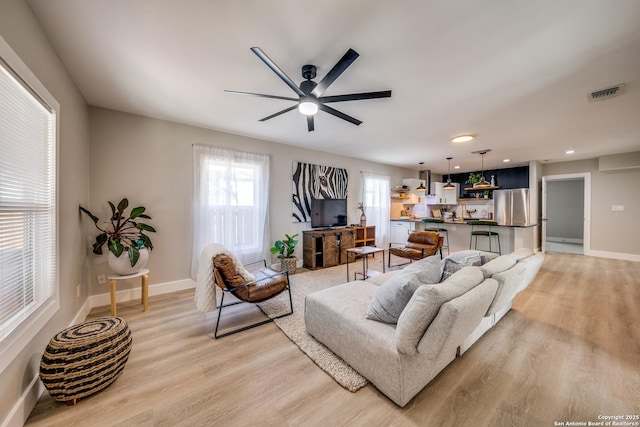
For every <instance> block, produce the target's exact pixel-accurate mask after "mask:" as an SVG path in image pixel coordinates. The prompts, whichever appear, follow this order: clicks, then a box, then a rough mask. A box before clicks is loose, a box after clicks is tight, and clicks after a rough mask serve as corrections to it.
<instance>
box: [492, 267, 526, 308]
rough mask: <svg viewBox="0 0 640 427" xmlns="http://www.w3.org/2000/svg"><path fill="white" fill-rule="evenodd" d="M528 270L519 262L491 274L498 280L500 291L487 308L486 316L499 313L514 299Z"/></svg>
mask: <svg viewBox="0 0 640 427" xmlns="http://www.w3.org/2000/svg"><path fill="white" fill-rule="evenodd" d="M526 270H527V267H526V265H525V264H523V263H521V262H519V263H517V264H515V265H514V266H513V267H511V268H510V269H508V270H505V271H501V272H499V273H496V274H494V275H493V276H491V277H492V278H493V279H495V280H496V281H497V282H498V291H497V292H496V295H495V297H494V298H493V301H492V302H491V305H490V306H489V308H488V309H487V313H486V314H485V317H486V316H490V315H492V314H494V313H497V312H498V311H500V310H502V309H503V308H505V307H506V306H507V305H509V304H510V303H511V302H512V301H513V298H514V297H515V296H516V294H517V293H518V291H519V289H520V285H521V284H522V281H523V280H524V277H525V273H526Z"/></svg>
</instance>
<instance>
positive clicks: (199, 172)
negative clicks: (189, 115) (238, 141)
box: [191, 145, 269, 278]
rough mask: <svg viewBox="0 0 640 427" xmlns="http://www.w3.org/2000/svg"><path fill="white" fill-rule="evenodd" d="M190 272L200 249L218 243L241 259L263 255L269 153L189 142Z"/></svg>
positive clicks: (265, 251) (266, 243)
mask: <svg viewBox="0 0 640 427" xmlns="http://www.w3.org/2000/svg"><path fill="white" fill-rule="evenodd" d="M193 156H194V222H193V223H194V229H193V253H192V262H191V274H192V277H194V278H195V277H196V276H197V272H198V269H197V265H198V260H199V257H200V253H201V252H202V250H203V249H204V248H205V247H207V246H208V245H210V244H212V243H218V244H221V245H223V246H224V247H225V248H227V249H228V250H229V251H231V252H233V253H234V254H235V255H236V256H237V257H238V258H239V259H240V261H242V262H252V261H256V260H259V259H263V258H267V257H268V248H269V241H268V226H269V222H268V212H269V208H268V206H269V204H268V201H269V156H267V155H264V154H254V153H245V152H241V151H235V150H230V149H225V148H216V147H208V146H200V145H194V147H193Z"/></svg>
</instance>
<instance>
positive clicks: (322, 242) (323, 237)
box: [302, 225, 376, 270]
mask: <svg viewBox="0 0 640 427" xmlns="http://www.w3.org/2000/svg"><path fill="white" fill-rule="evenodd" d="M375 245H376V227H375V226H374V225H371V226H368V227H345V228H336V229H329V230H326V229H316V230H306V231H303V232H302V260H303V263H304V264H303V265H304V267H305V268H308V269H310V270H316V269H318V268H326V267H333V266H336V265H339V264H344V263H346V262H347V253H346V250H347V249H350V248H354V247H359V246H375Z"/></svg>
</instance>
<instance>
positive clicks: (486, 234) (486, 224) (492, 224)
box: [467, 221, 502, 254]
mask: <svg viewBox="0 0 640 427" xmlns="http://www.w3.org/2000/svg"><path fill="white" fill-rule="evenodd" d="M467 224H468V225H470V226H471V237H470V238H469V249H471V245H472V242H473V238H474V237H475V238H476V244H475V246H474V249H478V236H484V237H488V238H489V250H488V251H487V252H494V253H497V254H502V248H501V247H500V234H498V232H497V231H491V227H496V226H497V225H498V223H497V222H495V221H467ZM478 226H481V227H485V228H486V229H483V230H477V229H476V230H475V231H474V229H473V228H474V227H478ZM492 237H496V238H497V239H498V251H497V252H496V251H492V250H491V238H492Z"/></svg>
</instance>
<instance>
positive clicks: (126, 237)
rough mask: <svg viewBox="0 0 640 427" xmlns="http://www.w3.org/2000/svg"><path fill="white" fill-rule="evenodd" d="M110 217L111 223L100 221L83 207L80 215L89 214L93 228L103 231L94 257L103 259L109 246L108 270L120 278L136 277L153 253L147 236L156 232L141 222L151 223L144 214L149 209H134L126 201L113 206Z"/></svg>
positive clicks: (94, 251) (97, 237)
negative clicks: (100, 256) (97, 256)
mask: <svg viewBox="0 0 640 427" xmlns="http://www.w3.org/2000/svg"><path fill="white" fill-rule="evenodd" d="M107 203H109V207H110V208H111V217H110V219H109V220H108V221H100V219H99V218H98V217H97V216H95V215H94V214H92V213H91V212H90V211H89V210H87V209H85V208H83V207H82V206H80V211H82V212H84V213H85V214H87V216H88V217H89V218H91V220H92V221H93V223H94V225H95V226H96V228H97V229H98V231H100V234H98V235H97V236H96V241H95V242H94V243H93V253H94V254H97V255H102V247H103V246H104V245H107V248H108V250H109V258H108V262H109V266H110V267H111V269H112V270H113V271H115V272H116V273H118V274H121V275H127V274H134V273H137V272H138V271H140V270H141V269H142V268H144V266H145V264H146V263H147V261H148V260H149V250H151V249H153V244H152V243H151V239H150V238H149V236H147V235H146V234H145V233H144V232H145V231H147V232H155V231H156V230H155V228H153V227H152V226H150V225H149V224H146V223H143V222H140V219H151V217H150V216H149V215H147V214H145V213H144V212H145V210H146V208H144V207H143V206H139V207H136V208H133V209H131V211H130V212H129V213H128V214H126V213H125V210H126V209H127V208H128V207H129V200H127V198H126V197H125V198H124V199H122V200H121V201H120V203H118V206H115V205H114V204H113V203H111V202H107Z"/></svg>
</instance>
